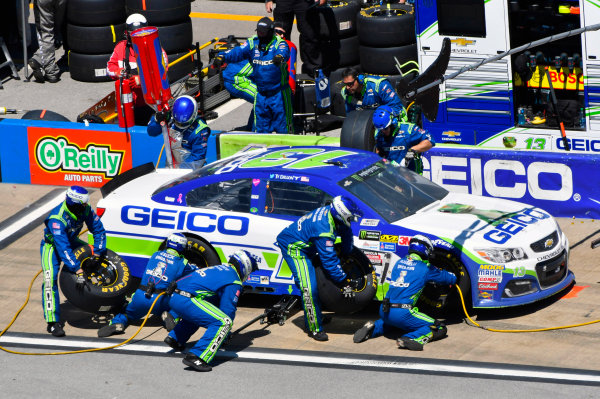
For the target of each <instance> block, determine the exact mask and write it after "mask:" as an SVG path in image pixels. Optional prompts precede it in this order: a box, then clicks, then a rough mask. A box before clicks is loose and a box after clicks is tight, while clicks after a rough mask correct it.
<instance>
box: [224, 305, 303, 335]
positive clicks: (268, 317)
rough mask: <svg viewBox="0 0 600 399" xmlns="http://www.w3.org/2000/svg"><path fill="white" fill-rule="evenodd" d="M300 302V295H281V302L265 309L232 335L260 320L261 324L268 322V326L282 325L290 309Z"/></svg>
mask: <svg viewBox="0 0 600 399" xmlns="http://www.w3.org/2000/svg"><path fill="white" fill-rule="evenodd" d="M296 303H298V297H297V296H294V295H284V296H283V297H281V299H280V300H279V302H277V303H276V304H275V305H273V306H271V307H269V308H266V309H265V311H264V312H263V313H262V314H260V315H258V316H256V317H255V318H253V319H252V320H250V321H249V322H247V323H246V324H244V325H243V326H241V327H240V328H238V329H237V330H235V331H234V332H232V333H231V335H235V334H238V333H239V332H240V331H242V330H244V329H246V328H247V327H249V326H251V325H252V324H254V323H256V322H257V321H260V324H267V326H269V325H271V324H279V325H280V326H282V325H284V324H285V321H286V320H287V317H288V315H289V314H290V311H291V310H292V309H293V308H294V306H296Z"/></svg>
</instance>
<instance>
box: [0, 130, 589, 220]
mask: <svg viewBox="0 0 600 399" xmlns="http://www.w3.org/2000/svg"><path fill="white" fill-rule="evenodd" d="M0 137H1V138H2V145H1V147H0V176H1V181H2V182H3V183H19V184H45V185H59V186H70V185H73V184H78V185H82V186H86V187H101V186H102V185H103V184H105V183H106V182H107V181H109V180H110V179H112V178H113V177H114V176H116V175H117V174H118V173H121V172H124V171H125V170H128V169H130V168H132V167H135V166H138V165H141V164H144V163H147V162H152V163H154V164H156V163H157V161H158V160H159V155H160V153H161V148H162V145H163V141H162V137H150V136H148V135H147V134H146V128H145V127H142V126H136V127H133V128H131V129H129V131H128V134H125V132H124V130H123V129H121V128H118V127H117V126H115V125H102V124H90V125H89V126H85V125H84V124H82V123H74V122H46V121H33V120H18V119H3V120H0ZM258 137H260V140H257V138H258ZM257 142H259V143H260V145H257V147H258V146H264V145H331V146H338V145H339V139H338V138H334V137H321V136H305V135H292V136H288V135H277V134H269V135H256V134H237V133H220V132H217V131H213V132H212V134H211V136H210V138H209V143H208V151H207V161H208V162H213V161H216V160H217V159H221V158H224V157H226V156H229V155H232V154H234V153H235V152H237V151H239V150H241V149H244V148H248V147H252V146H253V143H257ZM423 158H424V173H423V175H424V176H425V177H427V178H429V179H431V180H433V181H434V182H436V183H438V184H440V185H442V186H444V187H445V188H446V189H448V190H450V191H453V192H463V193H469V194H478V195H483V196H491V197H499V198H507V199H511V200H515V201H519V202H523V203H526V204H531V205H535V206H538V207H540V208H542V209H545V210H547V211H548V212H550V213H551V214H552V215H553V216H557V217H577V218H590V219H597V218H600V191H598V189H597V186H598V182H599V181H600V176H599V175H600V172H598V171H599V170H600V168H599V163H600V157H599V156H598V155H589V154H581V153H569V152H560V153H551V152H544V153H542V152H535V151H523V150H516V151H511V150H506V149H490V148H486V149H481V148H477V147H469V146H457V145H443V144H440V145H437V146H436V147H434V148H433V149H431V150H430V151H428V152H427V153H426V154H425V155H424V157H423ZM164 166H165V157H164V154H163V155H162V156H160V161H159V167H164Z"/></svg>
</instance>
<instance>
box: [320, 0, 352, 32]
mask: <svg viewBox="0 0 600 399" xmlns="http://www.w3.org/2000/svg"><path fill="white" fill-rule="evenodd" d="M359 9H360V7H359V6H358V5H357V4H356V3H353V2H348V1H345V0H331V1H330V2H329V5H324V6H322V7H318V8H317V12H318V13H319V19H320V28H319V35H320V37H321V38H322V39H343V38H348V37H351V36H356V15H357V14H358V10H359Z"/></svg>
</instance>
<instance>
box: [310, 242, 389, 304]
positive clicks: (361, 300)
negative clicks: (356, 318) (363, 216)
mask: <svg viewBox="0 0 600 399" xmlns="http://www.w3.org/2000/svg"><path fill="white" fill-rule="evenodd" d="M341 261H342V265H343V266H342V267H343V269H344V271H345V272H346V273H347V274H348V277H349V278H357V277H359V276H365V284H364V286H363V287H362V288H360V289H359V290H357V291H354V296H353V297H351V298H346V297H345V296H344V294H343V293H342V292H341V291H340V289H339V288H338V287H337V286H336V285H335V284H334V283H333V282H332V281H331V280H330V279H329V277H328V276H327V274H326V273H325V271H324V270H323V267H321V266H317V264H318V263H319V262H318V261H317V262H315V266H316V267H315V271H316V274H317V287H318V290H319V299H320V300H321V305H322V306H323V308H324V309H327V310H330V311H332V312H335V313H340V314H350V313H355V312H358V311H359V310H362V309H364V307H365V306H367V305H368V304H369V303H371V301H372V300H373V298H374V297H375V293H376V292H377V277H376V275H375V270H374V269H373V265H371V262H370V261H369V259H368V258H367V257H366V255H365V254H364V253H363V252H362V251H361V250H359V249H358V248H356V247H354V248H353V249H352V252H351V253H350V255H346V256H342V259H341Z"/></svg>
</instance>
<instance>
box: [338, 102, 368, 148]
mask: <svg viewBox="0 0 600 399" xmlns="http://www.w3.org/2000/svg"><path fill="white" fill-rule="evenodd" d="M373 112H375V111H374V110H372V109H366V110H358V111H352V112H350V113H349V114H348V116H346V119H345V120H344V124H343V125H342V131H341V133H340V147H348V148H356V149H359V150H366V151H373V149H374V148H375V128H374V127H373Z"/></svg>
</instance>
